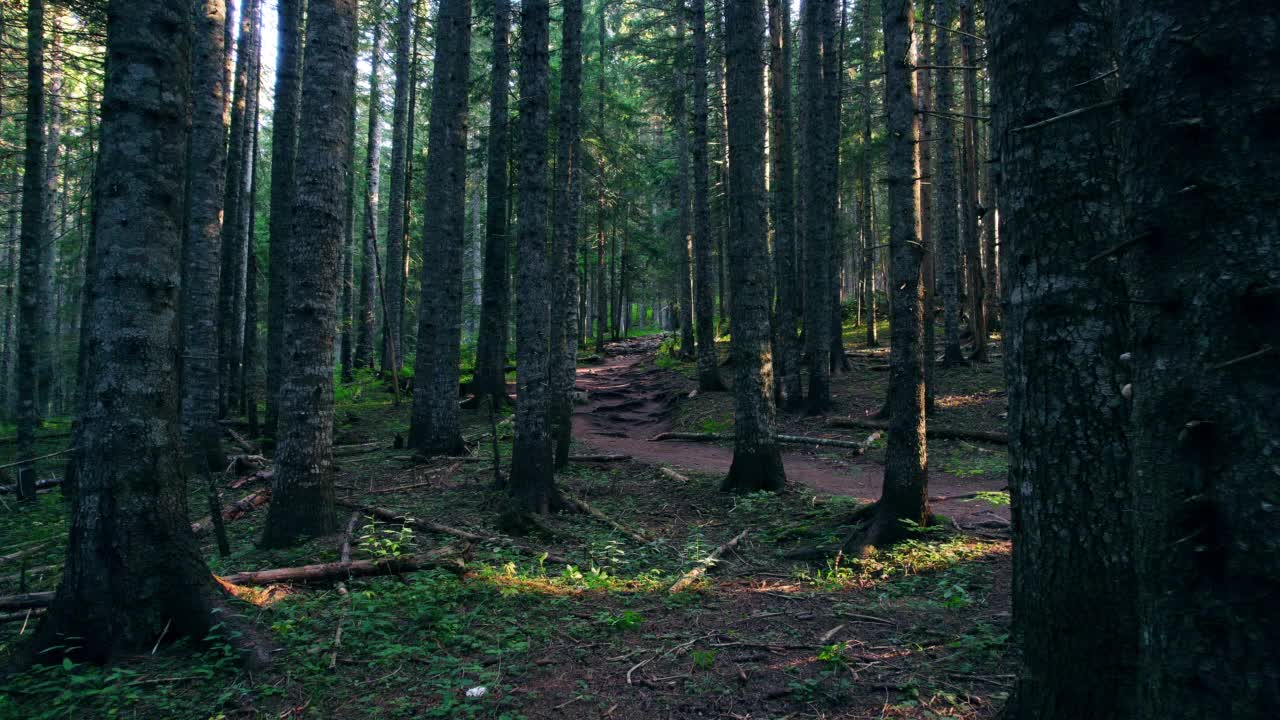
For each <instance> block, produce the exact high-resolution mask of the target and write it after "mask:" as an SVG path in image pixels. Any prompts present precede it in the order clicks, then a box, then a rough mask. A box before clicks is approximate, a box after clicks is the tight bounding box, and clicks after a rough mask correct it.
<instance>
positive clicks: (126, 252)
mask: <svg viewBox="0 0 1280 720" xmlns="http://www.w3.org/2000/svg"><path fill="white" fill-rule="evenodd" d="M194 15H195V13H193V12H192V5H191V4H190V3H172V2H167V1H162V0H113V2H111V12H110V18H111V21H110V22H109V24H108V28H107V67H108V68H111V69H113V70H114V72H109V73H108V74H107V76H106V84H105V90H104V93H105V94H104V97H103V103H102V151H101V155H100V157H99V162H98V178H97V183H98V187H99V188H102V189H103V192H101V193H98V195H97V198H96V199H97V202H96V203H95V205H96V207H95V215H96V219H97V222H96V223H95V230H94V232H95V235H96V239H95V241H94V246H95V248H96V255H97V257H95V258H93V259H92V260H91V261H90V263H89V264H90V266H91V267H93V268H94V270H95V272H97V273H100V274H101V277H102V278H104V279H105V278H110V281H109V282H96V281H91V282H90V283H89V286H90V288H91V290H90V296H89V303H90V310H89V312H88V314H87V318H88V323H87V324H86V325H85V331H86V333H87V334H88V336H89V340H88V346H89V347H90V348H92V349H93V352H92V353H91V354H90V355H89V360H88V363H87V365H86V373H85V380H86V386H85V388H84V394H85V395H87V396H90V397H93V398H94V399H95V401H94V402H91V403H84V404H83V405H82V408H83V410H84V414H83V416H82V417H81V420H80V424H79V426H78V427H79V430H78V438H77V450H76V454H77V455H78V460H77V462H76V466H77V467H78V468H79V471H78V479H77V482H78V484H79V488H80V492H78V493H77V494H76V499H75V505H74V507H73V509H72V512H71V528H70V532H69V540H68V545H67V554H66V559H65V562H64V565H63V572H62V581H61V583H60V584H59V586H58V591H57V594H56V595H55V597H54V600H53V603H52V605H51V606H50V608H49V612H48V614H47V615H46V616H45V618H44V621H43V622H42V623H41V625H40V628H39V630H38V631H37V634H36V637H35V638H34V641H33V643H32V644H31V646H30V649H31V650H32V651H33V652H35V651H40V650H44V649H53V648H61V649H62V651H63V652H68V650H67V642H66V638H67V637H75V638H77V640H76V642H75V643H74V644H75V646H76V647H75V648H74V650H72V651H70V654H74V655H77V656H80V657H82V658H85V659H89V660H95V661H104V660H107V659H110V658H113V657H119V656H121V655H123V654H125V653H127V652H131V651H135V650H138V649H140V648H143V647H151V646H153V645H154V644H155V643H156V642H157V638H160V637H161V636H163V637H165V638H170V639H176V638H180V637H194V638H197V639H199V638H203V637H204V636H205V635H206V633H207V632H208V630H209V629H210V627H212V626H213V624H214V623H216V622H219V618H218V616H217V615H215V614H214V613H213V611H214V609H215V605H216V600H215V590H214V586H213V582H212V579H211V576H210V574H209V570H208V568H206V567H205V564H204V561H203V559H201V557H200V551H199V548H198V547H197V545H196V542H195V539H194V537H193V536H192V534H191V529H190V525H189V523H188V520H187V507H186V497H187V495H186V482H185V479H184V475H183V471H182V462H181V458H180V457H179V447H180V445H181V440H180V437H179V436H180V429H179V423H178V414H179V394H178V367H177V363H176V362H175V358H176V357H177V355H178V343H179V338H178V332H177V330H178V319H177V317H176V313H177V307H178V294H179V287H180V285H181V263H180V255H181V247H180V246H181V243H182V234H183V210H182V196H183V181H184V174H185V170H186V168H185V164H186V157H187V152H186V142H187V124H186V121H185V118H186V116H187V107H188V105H187V103H188V102H189V101H190V94H189V93H190V70H191V54H190V49H191V38H192V34H193V33H192V20H193V18H194ZM159 88H164V89H165V91H164V92H159V91H158V89H159ZM36 177H37V178H39V175H37V176H36ZM108 188H119V189H121V191H120V192H114V191H110V192H109V191H107V189H108Z"/></svg>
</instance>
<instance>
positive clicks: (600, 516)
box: [561, 493, 653, 545]
mask: <svg viewBox="0 0 1280 720" xmlns="http://www.w3.org/2000/svg"><path fill="white" fill-rule="evenodd" d="M561 497H563V498H564V500H565V502H567V503H569V504H570V505H572V506H574V507H576V508H577V509H579V510H581V511H582V512H584V513H586V514H588V515H590V516H591V517H593V518H595V519H597V520H599V521H600V522H602V523H604V524H605V525H608V526H609V527H611V528H613V529H614V530H617V531H618V532H620V533H622V534H623V535H626V536H627V537H629V538H631V539H632V540H635V541H636V542H638V543H640V544H641V545H647V544H649V543H651V542H653V540H652V539H650V538H649V537H648V536H646V535H645V534H644V533H642V532H640V531H638V530H635V529H633V528H630V527H627V526H626V525H623V524H622V523H620V522H618V521H617V520H614V519H613V518H611V517H609V516H608V515H605V514H604V513H602V512H600V511H599V510H597V509H596V508H594V507H592V506H591V505H588V504H587V503H586V502H585V501H583V500H579V499H578V498H575V497H573V496H572V495H569V494H567V493H562V494H561Z"/></svg>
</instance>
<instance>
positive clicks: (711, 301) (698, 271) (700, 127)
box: [623, 0, 725, 392]
mask: <svg viewBox="0 0 1280 720" xmlns="http://www.w3.org/2000/svg"><path fill="white" fill-rule="evenodd" d="M692 2H693V247H694V283H693V284H694V293H693V295H694V306H695V310H696V314H697V331H698V332H697V341H698V389H699V390H702V391H703V392H710V391H718V390H724V389H725V388H724V382H723V381H721V379H720V356H719V354H718V353H717V352H716V304H715V295H714V294H713V292H714V288H713V287H712V285H713V284H714V276H713V275H712V272H713V268H712V266H711V243H712V241H711V202H710V199H709V198H708V196H707V193H708V190H709V188H708V187H707V170H708V167H707V164H708V162H709V159H708V152H707V9H706V2H705V0H692ZM623 267H624V269H625V267H626V265H625V263H624V264H623Z"/></svg>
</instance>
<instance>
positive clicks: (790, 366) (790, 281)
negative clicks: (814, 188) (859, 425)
mask: <svg viewBox="0 0 1280 720" xmlns="http://www.w3.org/2000/svg"><path fill="white" fill-rule="evenodd" d="M768 6H769V162H770V171H769V178H770V187H769V190H770V204H769V209H770V213H769V214H770V219H771V221H772V226H773V259H774V266H775V270H774V274H775V276H776V283H777V302H776V305H775V312H776V315H775V318H776V328H775V335H776V337H777V338H778V343H777V345H778V346H777V350H776V353H775V366H776V367H777V377H778V380H777V385H778V389H779V391H780V392H779V393H778V395H779V397H780V403H781V405H782V407H784V408H787V409H792V410H794V409H798V408H800V407H801V406H802V404H803V403H804V386H803V378H802V375H801V371H800V365H801V358H800V354H801V345H800V337H799V335H798V334H797V332H798V328H797V325H798V323H799V314H798V312H797V309H798V308H797V305H798V302H797V300H798V296H799V294H800V290H799V287H798V278H797V269H798V262H797V261H798V259H799V258H798V257H797V255H798V253H797V245H796V232H795V217H796V215H795V164H794V161H793V160H794V158H793V156H792V146H791V135H792V132H791V131H792V128H793V123H792V120H791V2H790V0H769V2H768Z"/></svg>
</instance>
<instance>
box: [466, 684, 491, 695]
mask: <svg viewBox="0 0 1280 720" xmlns="http://www.w3.org/2000/svg"><path fill="white" fill-rule="evenodd" d="M487 692H489V688H487V687H485V686H484V685H477V686H475V687H473V688H467V697H469V698H480V697H484V695H485V693H487Z"/></svg>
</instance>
